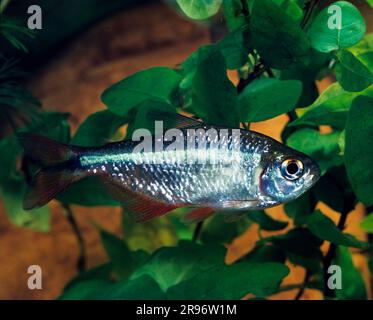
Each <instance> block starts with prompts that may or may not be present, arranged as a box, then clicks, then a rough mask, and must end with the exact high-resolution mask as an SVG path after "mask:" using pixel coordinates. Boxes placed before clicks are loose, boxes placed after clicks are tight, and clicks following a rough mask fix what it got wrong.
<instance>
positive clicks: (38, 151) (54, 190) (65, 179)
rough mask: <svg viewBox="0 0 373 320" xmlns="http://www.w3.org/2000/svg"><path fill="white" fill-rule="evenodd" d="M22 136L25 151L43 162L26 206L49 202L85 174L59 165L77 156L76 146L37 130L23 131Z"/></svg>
mask: <svg viewBox="0 0 373 320" xmlns="http://www.w3.org/2000/svg"><path fill="white" fill-rule="evenodd" d="M18 138H19V142H20V143H21V145H22V146H23V148H24V150H25V154H26V155H28V156H29V157H30V158H31V159H33V160H34V161H35V162H36V163H38V164H40V165H41V166H42V169H41V170H40V171H39V172H38V173H37V174H36V175H35V177H34V178H33V182H32V185H31V188H29V190H28V191H27V193H26V195H25V197H24V201H23V208H24V209H25V210H31V209H34V208H38V207H41V206H43V205H45V204H47V203H48V202H49V201H50V200H52V199H53V198H55V197H56V196H57V194H59V193H60V192H62V191H64V190H65V189H66V188H67V187H68V186H69V185H70V184H72V183H73V182H76V181H78V180H80V179H82V178H83V174H82V173H81V172H78V171H76V170H74V168H69V167H68V165H67V166H66V168H64V166H63V165H62V166H59V165H61V164H63V163H65V162H68V161H69V160H72V159H74V158H75V157H77V155H78V150H77V148H76V147H70V146H68V145H65V144H61V143H59V142H57V141H54V140H51V139H49V138H46V137H42V136H38V135H34V134H27V133H26V134H19V135H18ZM54 166H58V167H55V168H54Z"/></svg>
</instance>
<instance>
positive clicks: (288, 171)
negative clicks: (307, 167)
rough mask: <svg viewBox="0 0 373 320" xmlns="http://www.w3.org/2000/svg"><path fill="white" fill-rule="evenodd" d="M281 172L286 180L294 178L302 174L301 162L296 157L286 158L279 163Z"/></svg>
mask: <svg viewBox="0 0 373 320" xmlns="http://www.w3.org/2000/svg"><path fill="white" fill-rule="evenodd" d="M281 173H282V175H283V176H284V177H285V178H286V179H288V180H296V179H298V178H300V177H301V176H302V173H303V163H302V161H300V160H298V159H286V160H285V161H284V162H282V164H281Z"/></svg>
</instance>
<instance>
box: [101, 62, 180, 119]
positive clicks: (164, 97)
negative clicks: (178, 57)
mask: <svg viewBox="0 0 373 320" xmlns="http://www.w3.org/2000/svg"><path fill="white" fill-rule="evenodd" d="M159 79H162V81H159ZM180 79H181V76H180V75H179V74H178V73H177V72H176V71H175V70H173V69H170V68H166V67H154V68H150V69H146V70H143V71H140V72H137V73H135V74H134V75H131V76H129V77H127V78H125V79H124V80H122V81H119V82H118V83H116V84H114V85H112V86H111V87H110V88H108V89H106V90H105V91H104V93H103V94H102V97H101V99H102V102H103V103H105V104H106V106H107V107H108V108H109V110H111V111H112V112H114V113H115V114H118V115H120V116H125V115H128V114H129V112H130V111H131V110H132V109H134V108H135V107H136V106H138V105H139V104H140V103H142V102H144V101H147V100H150V101H155V102H157V101H161V102H165V103H167V104H169V105H172V101H171V100H172V93H173V91H174V90H175V89H176V88H177V85H178V83H179V81H180Z"/></svg>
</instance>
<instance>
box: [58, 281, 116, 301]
mask: <svg viewBox="0 0 373 320" xmlns="http://www.w3.org/2000/svg"><path fill="white" fill-rule="evenodd" d="M110 286H111V284H110V282H108V281H105V280H101V279H98V280H97V279H94V280H87V281H82V282H79V283H77V284H76V285H75V286H73V287H71V288H70V289H68V290H66V291H65V292H64V293H63V294H62V295H61V296H59V297H58V299H59V300H90V299H92V300H93V299H94V297H95V296H96V295H98V294H99V293H100V292H102V291H103V290H106V289H108V288H110Z"/></svg>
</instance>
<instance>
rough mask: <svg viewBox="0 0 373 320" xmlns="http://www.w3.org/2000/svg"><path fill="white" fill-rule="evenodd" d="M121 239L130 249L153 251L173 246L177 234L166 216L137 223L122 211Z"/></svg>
mask: <svg viewBox="0 0 373 320" xmlns="http://www.w3.org/2000/svg"><path fill="white" fill-rule="evenodd" d="M122 229H123V239H124V240H125V241H126V244H127V246H128V247H129V248H130V249H131V250H145V251H146V252H149V253H151V252H153V251H155V250H156V249H159V248H161V247H165V246H166V247H168V246H175V245H176V243H177V235H176V231H175V228H174V226H173V224H172V223H171V221H170V220H169V217H168V216H163V217H158V218H157V219H153V220H150V221H146V222H142V223H138V222H136V221H134V220H133V218H131V217H129V216H128V214H127V212H123V213H122Z"/></svg>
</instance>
